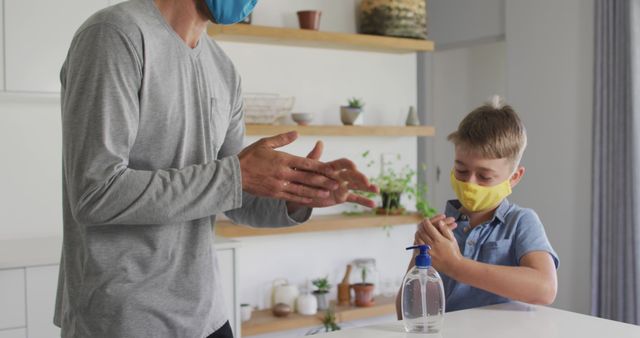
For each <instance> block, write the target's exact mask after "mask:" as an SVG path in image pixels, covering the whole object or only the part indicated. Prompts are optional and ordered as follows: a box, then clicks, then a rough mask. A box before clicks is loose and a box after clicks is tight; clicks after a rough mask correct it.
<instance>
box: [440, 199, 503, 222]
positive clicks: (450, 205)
mask: <svg viewBox="0 0 640 338" xmlns="http://www.w3.org/2000/svg"><path fill="white" fill-rule="evenodd" d="M510 206H511V202H509V200H508V199H506V198H505V199H503V200H502V202H500V205H498V208H497V209H496V211H495V212H494V214H493V219H492V220H491V222H489V224H497V223H503V224H504V223H505V220H506V219H507V212H508V211H509V207H510ZM461 208H462V204H461V203H460V201H458V200H449V201H447V205H446V206H445V214H446V215H447V216H448V217H453V218H455V219H456V221H459V220H460V219H461V218H462V216H464V214H463V213H462V212H461V211H460V209H461ZM496 221H497V222H496Z"/></svg>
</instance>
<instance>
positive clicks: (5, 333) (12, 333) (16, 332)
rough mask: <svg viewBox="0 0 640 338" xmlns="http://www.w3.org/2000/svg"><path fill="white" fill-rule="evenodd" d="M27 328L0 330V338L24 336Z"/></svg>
mask: <svg viewBox="0 0 640 338" xmlns="http://www.w3.org/2000/svg"><path fill="white" fill-rule="evenodd" d="M26 337H27V330H25V329H12V330H0V338H26Z"/></svg>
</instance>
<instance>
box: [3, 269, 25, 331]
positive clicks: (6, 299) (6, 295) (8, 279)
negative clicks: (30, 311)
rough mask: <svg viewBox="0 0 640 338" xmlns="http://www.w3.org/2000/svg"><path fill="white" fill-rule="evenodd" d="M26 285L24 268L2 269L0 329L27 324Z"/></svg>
mask: <svg viewBox="0 0 640 338" xmlns="http://www.w3.org/2000/svg"><path fill="white" fill-rule="evenodd" d="M24 285H25V283H24V269H10V270H0V300H1V301H0V330H2V329H13V328H18V327H25V326H26V320H25V290H24V288H25V286H24ZM0 337H2V336H0Z"/></svg>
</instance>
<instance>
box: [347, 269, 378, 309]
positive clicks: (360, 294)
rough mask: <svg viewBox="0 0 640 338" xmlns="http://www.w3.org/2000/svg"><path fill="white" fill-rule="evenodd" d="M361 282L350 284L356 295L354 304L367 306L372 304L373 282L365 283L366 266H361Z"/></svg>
mask: <svg viewBox="0 0 640 338" xmlns="http://www.w3.org/2000/svg"><path fill="white" fill-rule="evenodd" d="M360 276H361V277H362V282H360V283H355V284H352V285H351V288H353V291H354V293H355V296H356V301H355V303H356V306H358V307H367V306H372V305H373V304H374V300H373V290H374V288H375V285H373V283H367V268H366V267H363V268H362V269H361V271H360Z"/></svg>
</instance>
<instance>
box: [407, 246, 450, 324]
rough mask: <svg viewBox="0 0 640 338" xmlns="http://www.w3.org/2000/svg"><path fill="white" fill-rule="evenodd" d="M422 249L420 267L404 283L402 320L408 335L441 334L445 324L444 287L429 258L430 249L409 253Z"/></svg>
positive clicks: (411, 271) (419, 255) (419, 259)
mask: <svg viewBox="0 0 640 338" xmlns="http://www.w3.org/2000/svg"><path fill="white" fill-rule="evenodd" d="M416 248H417V249H420V254H418V256H416V265H415V266H414V267H413V268H411V270H409V272H407V274H406V276H405V277H404V281H403V282H402V296H401V297H402V298H401V307H402V319H403V321H404V328H405V330H406V331H407V332H416V333H437V332H440V329H442V323H443V321H444V305H445V304H444V302H445V299H444V287H443V285H442V279H441V278H440V274H438V272H437V271H436V269H434V268H433V266H431V257H430V256H429V255H427V250H429V249H430V247H429V246H428V245H417V246H412V247H409V248H407V250H413V249H416Z"/></svg>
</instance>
